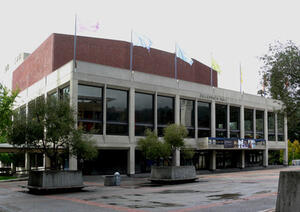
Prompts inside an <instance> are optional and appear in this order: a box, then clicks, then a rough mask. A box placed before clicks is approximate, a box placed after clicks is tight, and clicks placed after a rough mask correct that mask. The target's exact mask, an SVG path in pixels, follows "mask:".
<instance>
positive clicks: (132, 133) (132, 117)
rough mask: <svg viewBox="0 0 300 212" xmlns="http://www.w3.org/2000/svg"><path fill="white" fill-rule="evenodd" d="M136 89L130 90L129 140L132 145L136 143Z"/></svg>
mask: <svg viewBox="0 0 300 212" xmlns="http://www.w3.org/2000/svg"><path fill="white" fill-rule="evenodd" d="M134 123H135V89H134V88H130V90H129V139H130V143H134V142H135V140H134V139H135V130H134V127H135V126H134Z"/></svg>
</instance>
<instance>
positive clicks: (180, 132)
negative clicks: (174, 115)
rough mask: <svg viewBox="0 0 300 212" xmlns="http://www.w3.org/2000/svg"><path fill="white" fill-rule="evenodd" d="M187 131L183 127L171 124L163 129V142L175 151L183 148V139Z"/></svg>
mask: <svg viewBox="0 0 300 212" xmlns="http://www.w3.org/2000/svg"><path fill="white" fill-rule="evenodd" d="M187 134H188V131H187V129H186V128H185V126H183V125H177V124H171V125H168V126H167V127H166V128H165V129H164V140H165V142H166V143H168V144H169V145H170V146H171V147H172V149H173V150H174V149H177V148H180V147H183V146H184V138H185V137H186V136H187Z"/></svg>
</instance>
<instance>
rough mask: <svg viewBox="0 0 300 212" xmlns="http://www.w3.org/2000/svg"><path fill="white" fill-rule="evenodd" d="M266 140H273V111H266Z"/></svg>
mask: <svg viewBox="0 0 300 212" xmlns="http://www.w3.org/2000/svg"><path fill="white" fill-rule="evenodd" d="M268 140H269V141H275V140H276V139H275V113H273V112H268Z"/></svg>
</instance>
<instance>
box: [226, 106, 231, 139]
mask: <svg viewBox="0 0 300 212" xmlns="http://www.w3.org/2000/svg"><path fill="white" fill-rule="evenodd" d="M226 125H227V138H230V104H228V105H227V124H226Z"/></svg>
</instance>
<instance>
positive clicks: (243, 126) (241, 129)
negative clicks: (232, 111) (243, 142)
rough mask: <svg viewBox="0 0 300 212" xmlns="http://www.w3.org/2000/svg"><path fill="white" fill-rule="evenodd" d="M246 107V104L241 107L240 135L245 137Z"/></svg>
mask: <svg viewBox="0 0 300 212" xmlns="http://www.w3.org/2000/svg"><path fill="white" fill-rule="evenodd" d="M244 112H245V109H244V105H241V107H240V137H241V138H245V113H244Z"/></svg>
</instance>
